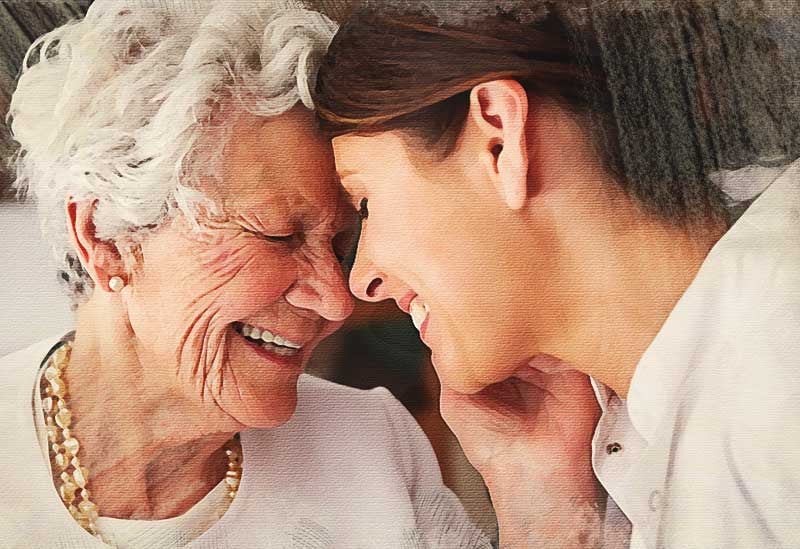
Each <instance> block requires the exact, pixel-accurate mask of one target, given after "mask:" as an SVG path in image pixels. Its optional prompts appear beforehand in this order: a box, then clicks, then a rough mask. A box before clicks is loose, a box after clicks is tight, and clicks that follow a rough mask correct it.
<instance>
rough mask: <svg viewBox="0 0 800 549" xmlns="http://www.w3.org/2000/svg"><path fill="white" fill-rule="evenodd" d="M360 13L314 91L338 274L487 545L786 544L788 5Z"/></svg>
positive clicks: (790, 269)
mask: <svg viewBox="0 0 800 549" xmlns="http://www.w3.org/2000/svg"><path fill="white" fill-rule="evenodd" d="M371 4H373V7H372V8H368V9H365V10H360V11H358V12H356V13H355V14H354V16H353V17H351V18H350V19H348V21H347V23H345V24H344V25H343V27H342V29H341V30H340V31H339V33H338V34H337V36H336V38H335V39H334V41H333V43H332V45H331V47H330V48H329V50H328V54H327V57H328V61H326V62H325V63H324V64H323V66H322V68H321V69H320V73H319V78H318V84H317V112H318V113H319V114H320V115H321V116H322V118H323V121H324V125H325V128H326V129H327V130H328V131H329V133H330V134H331V135H332V136H334V137H335V139H334V140H333V147H334V153H335V158H336V163H337V167H338V169H339V171H340V174H341V177H342V184H343V185H344V187H345V188H346V189H347V191H348V193H349V194H350V195H351V197H352V201H353V204H355V205H356V206H358V207H360V209H361V214H362V216H363V217H364V223H363V227H362V232H361V237H360V241H359V245H358V255H357V258H356V261H355V264H354V266H353V271H352V273H351V277H350V283H351V287H352V289H353V291H354V293H356V294H357V295H358V296H360V297H361V298H362V299H364V300H368V301H379V300H383V299H393V300H395V301H396V302H397V303H398V305H399V306H400V307H401V308H402V309H403V310H405V311H406V312H408V313H409V314H410V315H411V317H412V319H413V321H414V324H415V326H416V327H417V328H418V330H419V332H420V337H421V338H422V339H423V341H425V343H426V344H427V345H428V346H429V347H430V348H431V351H432V359H433V363H434V365H435V367H436V369H437V372H438V374H439V377H440V379H441V381H442V385H443V390H442V398H441V409H442V413H443V415H444V416H445V417H446V419H447V420H448V423H449V424H450V425H451V427H453V429H454V431H455V432H456V434H457V435H458V437H459V440H460V442H461V443H462V446H463V447H464V450H465V452H466V454H467V456H468V457H469V458H470V460H471V461H472V463H473V464H474V465H475V466H476V468H477V469H478V470H479V471H480V473H481V474H482V475H483V477H484V480H485V481H486V483H487V486H488V487H489V491H490V493H491V497H492V501H493V503H494V506H495V511H496V512H497V516H498V522H499V525H500V534H501V541H502V542H503V547H508V548H511V547H519V548H524V549H529V548H531V547H595V546H597V545H599V544H603V545H604V546H608V545H609V544H610V543H611V541H612V540H611V539H610V538H611V535H612V534H613V535H615V537H616V536H617V535H618V539H615V540H614V541H620V539H619V538H621V541H622V542H623V543H627V539H626V538H627V537H628V533H627V532H625V529H626V528H628V529H630V528H631V527H632V533H631V534H630V546H631V547H635V548H644V547H727V548H730V547H742V548H752V547H798V546H800V522H798V518H797V517H798V512H800V468H799V467H798V464H800V421H799V420H800V399H798V395H800V376H798V357H800V337H798V331H800V246H798V242H799V241H800V186H799V185H798V181H800V161H796V160H795V159H797V158H798V157H800V103H798V101H797V83H798V81H800V71H798V70H797V48H798V44H800V42H798V41H797V36H798V34H797V30H798V27H797V20H798V19H797V16H798V15H800V13H798V5H797V3H796V2H795V3H781V5H782V6H785V7H786V9H785V10H784V9H780V10H779V9H775V10H773V11H774V12H775V13H776V17H775V18H774V19H771V18H769V17H767V16H766V15H765V14H767V13H768V10H769V9H770V8H767V7H766V6H765V5H764V3H762V2H749V1H747V0H737V2H735V4H736V9H735V10H734V9H730V8H731V6H733V3H729V2H684V1H682V0H678V1H674V2H673V1H671V0H664V1H658V2H651V1H647V2H627V1H626V2H620V1H615V0H611V1H608V0H598V1H593V0H592V1H588V2H544V1H542V2H538V1H530V0H525V1H509V2H497V3H494V2H492V3H490V4H492V6H491V8H490V9H487V6H486V4H487V3H486V2H468V1H464V2H463V3H462V7H461V8H459V9H458V10H455V9H454V4H453V3H452V2H447V1H445V0H425V1H422V2H416V1H408V2H403V3H402V5H400V3H398V4H395V5H394V7H391V8H390V7H387V6H388V4H387V3H385V2H371ZM790 4H791V5H790ZM415 6H416V8H415ZM781 14H783V15H781ZM726 56H727V57H726ZM743 212H744V213H743ZM409 219H413V220H414V225H413V227H409ZM587 375H588V376H591V378H592V383H593V385H594V387H592V385H590V381H589V379H587ZM593 388H594V391H593ZM598 481H599V482H598ZM609 497H610V501H612V502H615V503H616V504H617V505H616V506H614V505H613V504H612V505H609V507H608V511H609V512H608V513H606V514H605V516H604V510H605V509H606V501H608V500H609V499H608V498H609ZM619 510H621V511H622V513H624V516H621V515H620V514H619ZM603 519H607V524H608V526H609V528H608V529H607V532H603V522H602V521H603ZM611 526H614V527H618V529H615V528H611ZM606 534H609V535H608V536H606ZM604 536H606V537H605V539H604Z"/></svg>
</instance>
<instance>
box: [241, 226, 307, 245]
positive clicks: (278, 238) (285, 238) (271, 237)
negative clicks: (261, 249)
mask: <svg viewBox="0 0 800 549" xmlns="http://www.w3.org/2000/svg"><path fill="white" fill-rule="evenodd" d="M245 232H247V233H248V234H251V235H253V236H256V237H258V238H260V239H261V240H266V241H267V242H277V243H282V244H290V243H292V242H294V241H295V240H296V239H297V238H298V235H297V233H290V234H264V233H259V232H256V231H251V230H250V229H245Z"/></svg>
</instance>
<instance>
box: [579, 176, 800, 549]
mask: <svg viewBox="0 0 800 549" xmlns="http://www.w3.org/2000/svg"><path fill="white" fill-rule="evenodd" d="M745 173H746V172H745ZM775 173H776V174H777V175H778V177H777V179H775V180H774V182H772V183H771V184H770V185H769V187H768V188H767V189H766V190H765V191H764V192H763V193H762V194H761V195H760V197H759V198H758V199H757V200H756V201H755V202H754V203H753V204H752V205H751V206H750V207H749V208H748V209H747V211H745V213H744V214H743V215H742V216H741V217H740V218H739V220H738V221H737V222H736V223H735V224H734V225H733V227H732V228H731V229H730V230H729V231H728V232H727V233H726V234H725V235H724V236H723V237H722V239H720V240H719V242H717V244H716V245H715V246H714V248H713V249H712V250H711V252H710V253H709V254H708V256H707V258H706V260H705V261H704V262H703V265H702V267H701V268H700V270H699V272H698V273H697V276H696V277H695V279H694V281H693V282H692V284H691V285H690V286H689V288H688V289H687V290H686V292H685V293H684V295H683V296H682V297H681V299H680V301H679V302H678V303H677V305H676V306H675V308H674V309H673V311H672V312H671V313H670V315H669V317H668V318H667V320H666V322H665V323H664V325H663V326H662V328H661V330H660V331H659V333H658V335H657V336H656V338H655V339H654V340H653V342H652V343H651V345H650V346H649V347H648V349H647V351H646V352H645V354H644V355H643V356H642V358H641V360H640V361H639V364H638V365H637V367H636V371H635V373H634V375H633V379H632V381H631V386H630V390H629V391H628V398H627V401H623V400H621V399H619V398H617V397H616V396H615V395H613V393H611V392H610V391H609V390H607V389H606V388H605V387H603V386H602V385H600V384H599V383H595V388H596V391H597V396H598V400H599V402H600V406H601V408H602V410H603V415H602V417H601V419H600V422H599V424H598V426H597V430H596V432H595V437H594V441H593V462H594V468H595V472H596V474H597V477H598V478H599V479H600V481H601V482H602V483H603V485H604V486H605V488H606V489H607V491H608V493H609V495H610V497H611V498H612V499H613V502H614V503H615V504H616V506H614V505H613V504H612V505H611V509H612V510H616V509H617V508H619V509H621V511H622V513H624V515H620V514H616V515H615V516H614V519H615V520H613V522H612V521H609V525H608V530H609V532H610V533H613V530H614V529H615V528H618V529H620V530H623V536H622V539H621V540H618V542H617V543H619V544H620V545H619V546H621V544H622V543H624V535H625V532H624V530H625V529H627V528H630V524H628V525H626V524H625V520H626V517H627V520H628V521H630V523H631V524H632V533H631V537H630V547H631V548H633V549H645V548H650V547H681V548H695V547H696V548H698V549H699V548H706V547H725V548H742V549H751V548H756V547H758V548H767V547H769V548H772V547H775V548H777V547H800V518H799V517H800V375H798V373H799V370H800V161H797V162H795V163H794V164H792V165H791V166H790V167H789V168H788V169H785V170H781V171H779V172H777V171H776V172H775ZM754 186H756V187H757V188H760V187H763V184H762V183H760V182H756V183H754ZM606 546H607V547H608V546H611V543H607V544H606Z"/></svg>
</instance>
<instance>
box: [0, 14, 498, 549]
mask: <svg viewBox="0 0 800 549" xmlns="http://www.w3.org/2000/svg"><path fill="white" fill-rule="evenodd" d="M334 32H335V25H334V24H333V23H332V22H331V21H329V20H328V19H326V18H325V17H324V16H322V15H320V14H318V13H315V12H312V11H307V10H305V9H303V8H302V7H301V6H295V5H292V4H288V3H282V4H278V3H276V2H260V3H258V4H246V3H243V2H232V3H230V4H228V5H217V6H215V7H213V8H209V7H207V6H203V7H201V6H200V5H197V4H193V3H186V2H178V3H177V5H176V6H173V7H170V6H168V5H166V4H165V3H163V2H159V3H158V4H155V5H149V6H148V5H147V4H146V3H141V2H137V3H133V2H131V3H129V4H128V5H124V4H121V3H120V2H118V1H116V0H115V1H98V2H95V3H94V4H93V6H92V7H91V9H90V10H89V13H88V14H87V16H86V18H85V19H84V20H82V21H80V22H75V23H72V24H69V25H66V26H64V27H62V28H59V29H57V30H55V31H53V32H52V33H50V34H48V35H47V36H45V37H43V38H42V39H40V40H38V41H37V42H36V43H35V44H34V45H33V47H32V48H31V51H30V52H29V53H28V56H27V58H26V60H25V68H24V71H23V73H22V76H21V78H20V81H19V85H18V88H17V90H16V93H15V94H14V97H13V102H12V106H11V113H10V116H11V118H12V120H13V124H12V129H13V133H14V137H15V139H16V140H17V141H18V142H19V143H20V145H21V151H20V154H19V157H18V159H17V168H18V179H17V185H18V187H19V189H20V190H23V191H27V192H28V193H29V194H30V195H31V196H32V197H33V198H35V199H36V200H37V202H38V206H39V210H40V213H41V217H42V223H43V228H44V231H45V234H46V237H47V238H48V239H49V241H50V242H52V246H53V249H54V251H55V253H56V255H57V258H58V259H59V260H61V261H62V262H63V264H62V270H61V272H60V277H61V278H62V279H63V281H64V282H65V283H66V285H67V286H68V288H69V290H70V292H71V295H72V296H73V297H74V299H75V303H76V330H75V332H74V333H71V334H68V335H65V336H63V337H57V338H54V339H52V340H47V341H43V342H41V343H39V344H36V345H34V346H32V347H30V348H28V349H25V350H23V351H20V352H17V353H15V354H13V355H10V356H7V357H5V358H3V359H2V361H0V368H2V371H3V384H2V389H0V390H1V391H2V394H1V395H0V410H2V416H3V417H4V418H5V421H6V423H5V430H4V433H5V436H6V443H5V445H4V449H3V452H2V453H0V464H2V469H3V471H4V472H5V473H6V487H7V490H8V491H7V494H8V495H9V498H8V500H7V503H8V505H7V510H6V511H5V512H3V513H0V540H2V545H3V546H4V547H100V546H102V545H103V543H108V544H111V545H115V546H117V547H134V548H140V547H184V546H186V547H348V548H359V547H365V548H368V547H404V546H408V547H420V546H425V547H473V546H484V545H485V542H484V540H483V538H482V536H481V534H480V533H478V532H477V531H475V529H473V528H472V527H471V526H470V524H469V522H468V521H467V519H466V517H465V515H464V512H463V510H462V509H461V507H460V506H459V504H458V503H457V501H456V500H455V498H454V496H453V495H452V493H450V492H449V491H448V490H447V489H446V488H445V487H444V486H443V485H442V481H441V478H440V475H439V472H438V469H437V467H436V464H435V459H434V456H433V453H432V452H431V449H430V447H429V445H428V444H427V441H426V440H425V438H424V436H423V434H422V433H421V431H420V430H419V428H418V427H417V426H416V424H415V423H414V422H413V420H412V419H411V418H410V416H409V415H408V414H407V413H406V412H405V411H404V410H403V408H402V407H401V406H400V405H399V404H398V403H397V402H396V401H395V400H394V399H393V398H392V397H391V396H390V395H389V393H388V392H387V391H385V390H383V389H378V390H374V391H367V392H361V391H356V390H352V389H347V388H344V387H340V386H336V385H334V384H331V383H328V382H325V381H322V380H319V379H313V378H310V377H307V376H303V375H302V371H303V368H304V366H305V365H306V363H307V362H308V360H309V357H310V355H311V353H312V352H313V350H314V348H315V347H316V345H317V344H318V343H319V342H320V340H321V339H323V338H324V337H326V336H327V335H329V334H330V333H331V332H333V331H334V330H335V329H336V328H337V327H338V326H340V324H341V323H342V321H343V320H344V319H345V318H346V317H347V316H348V315H349V314H350V312H351V309H352V302H351V297H350V295H349V294H348V292H347V288H346V285H345V282H344V277H343V274H342V271H341V269H340V260H341V259H342V257H343V256H344V255H346V254H347V253H348V247H349V246H351V245H352V231H353V228H354V224H353V221H354V219H355V215H354V212H353V211H352V208H350V207H349V206H348V205H347V204H346V203H345V201H343V200H342V197H341V195H340V190H339V189H338V187H337V186H336V185H335V177H334V171H333V158H332V154H331V150H330V145H329V143H328V142H327V141H326V140H324V139H322V137H321V136H320V135H318V133H317V131H316V128H315V123H314V119H313V114H312V113H311V111H310V110H309V109H310V108H311V107H312V104H311V100H310V98H309V89H310V88H311V87H313V80H314V73H315V64H316V62H317V60H318V59H319V58H321V56H322V54H323V53H324V50H325V48H326V47H327V45H328V43H329V42H330V40H331V38H332V36H333V33H334Z"/></svg>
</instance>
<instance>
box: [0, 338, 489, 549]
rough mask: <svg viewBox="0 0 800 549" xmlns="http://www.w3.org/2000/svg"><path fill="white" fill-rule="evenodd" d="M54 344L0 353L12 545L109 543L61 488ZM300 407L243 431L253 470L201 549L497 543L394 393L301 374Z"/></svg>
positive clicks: (0, 516)
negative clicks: (51, 397) (45, 425)
mask: <svg viewBox="0 0 800 549" xmlns="http://www.w3.org/2000/svg"><path fill="white" fill-rule="evenodd" d="M57 341H58V340H57V339H51V340H47V341H44V342H40V343H37V344H35V345H33V346H31V347H29V348H27V349H24V350H21V351H18V352H16V353H13V354H11V355H8V356H6V357H4V358H2V359H0V418H2V420H3V426H4V429H3V442H2V451H0V471H2V473H3V478H4V482H3V484H4V488H5V490H4V492H5V494H6V497H5V498H4V499H5V504H4V505H3V506H2V510H1V511H0V545H2V547H25V548H28V547H48V548H64V549H66V548H79V547H80V548H91V547H105V545H103V544H102V543H101V542H99V541H98V540H96V539H95V538H93V537H92V536H90V535H89V534H88V533H86V532H85V531H84V530H83V529H82V528H81V527H80V526H79V525H78V524H77V523H76V522H75V521H74V520H73V519H72V517H71V516H70V515H69V513H68V511H67V510H66V508H65V507H64V505H63V504H62V503H61V500H60V498H59V496H58V494H57V493H56V490H55V487H54V486H53V482H52V480H51V477H50V473H49V464H48V463H47V462H46V461H45V459H44V457H43V455H42V452H41V449H40V447H39V442H38V440H37V437H36V430H35V424H34V417H33V406H32V398H33V395H34V385H35V379H36V375H37V371H38V369H39V365H40V364H41V362H42V360H43V359H44V358H45V356H46V355H47V354H48V352H49V350H50V349H51V348H52V347H53V345H54V344H55V343H57ZM298 390H299V395H298V396H299V398H298V407H297V411H296V413H295V414H294V416H293V417H292V419H291V420H290V421H289V422H287V423H286V424H284V425H282V426H280V427H277V428H274V429H250V430H246V431H244V432H242V434H241V440H242V449H243V452H244V475H243V478H242V484H241V486H240V488H239V492H238V494H237V497H236V499H235V500H234V502H233V504H232V505H231V507H230V509H229V510H228V512H227V513H226V514H225V515H224V516H223V517H222V518H221V519H220V520H219V521H218V522H217V523H216V524H214V525H213V526H212V527H211V528H209V530H208V531H206V532H205V533H204V534H203V535H201V536H200V537H199V538H197V539H196V540H195V541H194V542H192V543H190V544H189V545H188V546H187V547H190V548H193V549H195V548H197V549H199V548H209V549H212V548H213V549H222V548H227V547H230V548H262V547H263V548H267V547H269V548H272V547H274V548H281V549H284V548H287V549H288V548H297V549H311V548H326V549H333V548H336V549H360V548H365V549H376V548H395V547H396V548H409V549H412V548H413V549H421V548H431V549H438V548H442V549H451V548H459V549H460V548H477V547H480V548H488V547H490V545H489V543H488V541H487V540H486V539H485V537H484V536H483V534H482V533H481V532H480V531H478V530H477V529H476V528H475V527H474V526H473V525H472V524H471V523H470V521H469V519H468V518H467V516H466V513H465V512H464V510H463V508H462V507H461V505H460V504H459V502H458V500H457V499H456V497H455V496H454V495H453V493H452V492H450V490H448V489H447V488H446V487H445V486H444V484H443V483H442V478H441V475H440V473H439V469H438V466H437V463H436V458H435V456H434V454H433V451H432V450H431V447H430V445H429V443H428V441H427V439H426V438H425V435H424V434H423V432H422V430H421V429H420V428H419V426H418V425H417V424H416V422H415V421H414V419H413V418H412V417H411V416H410V415H409V413H408V412H407V411H406V410H405V408H403V406H402V405H401V404H400V403H398V402H397V401H396V400H395V399H394V398H393V397H392V396H391V394H390V393H389V392H388V391H387V390H386V389H383V388H379V389H374V390H371V391H360V390H357V389H352V388H349V387H343V386H340V385H336V384H334V383H330V382H327V381H323V380H321V379H317V378H314V377H311V376H307V375H304V376H301V378H300V383H299V388H298Z"/></svg>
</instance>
